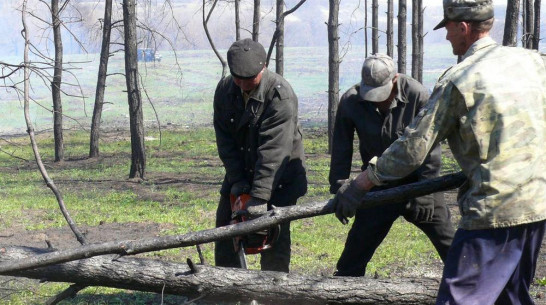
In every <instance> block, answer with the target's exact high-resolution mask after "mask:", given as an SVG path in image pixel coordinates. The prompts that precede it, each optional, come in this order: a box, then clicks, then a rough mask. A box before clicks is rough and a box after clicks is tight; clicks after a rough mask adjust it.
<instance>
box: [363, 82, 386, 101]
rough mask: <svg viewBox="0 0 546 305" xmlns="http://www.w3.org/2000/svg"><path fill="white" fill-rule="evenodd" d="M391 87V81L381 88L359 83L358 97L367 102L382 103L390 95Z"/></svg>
mask: <svg viewBox="0 0 546 305" xmlns="http://www.w3.org/2000/svg"><path fill="white" fill-rule="evenodd" d="M392 87H393V83H392V81H390V82H388V83H387V84H386V85H383V86H381V87H371V86H367V85H366V84H364V82H360V97H362V99H364V100H365V101H369V102H375V103H377V102H383V101H385V100H386V99H387V98H389V96H390V95H391V92H392Z"/></svg>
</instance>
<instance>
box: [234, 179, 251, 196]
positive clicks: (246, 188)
mask: <svg viewBox="0 0 546 305" xmlns="http://www.w3.org/2000/svg"><path fill="white" fill-rule="evenodd" d="M249 192H250V184H249V183H248V181H246V180H241V181H237V182H235V183H233V185H232V186H231V191H230V193H231V194H232V195H234V196H235V197H238V196H241V194H248V193H249Z"/></svg>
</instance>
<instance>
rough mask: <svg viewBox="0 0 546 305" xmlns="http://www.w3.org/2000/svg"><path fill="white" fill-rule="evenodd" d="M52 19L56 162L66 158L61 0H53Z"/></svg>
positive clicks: (52, 85) (52, 91)
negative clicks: (62, 92) (62, 84)
mask: <svg viewBox="0 0 546 305" xmlns="http://www.w3.org/2000/svg"><path fill="white" fill-rule="evenodd" d="M51 21H52V24H53V44H54V46H55V65H54V68H53V81H52V82H51V95H52V100H53V137H54V141H55V162H58V161H62V160H63V159H64V140H63V105H62V102H61V82H62V74H63V41H62V39H61V19H60V11H59V0H51Z"/></svg>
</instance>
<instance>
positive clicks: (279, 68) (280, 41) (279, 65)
mask: <svg viewBox="0 0 546 305" xmlns="http://www.w3.org/2000/svg"><path fill="white" fill-rule="evenodd" d="M283 13H284V0H277V29H276V30H275V35H276V36H277V37H276V38H277V44H276V49H275V72H276V73H277V74H279V75H281V76H282V75H283V74H284V16H283Z"/></svg>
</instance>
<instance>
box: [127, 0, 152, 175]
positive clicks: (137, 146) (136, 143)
mask: <svg viewBox="0 0 546 305" xmlns="http://www.w3.org/2000/svg"><path fill="white" fill-rule="evenodd" d="M136 19H137V16H136V3H135V0H123V31H124V37H125V44H124V45H125V82H126V83H127V98H128V101H129V125H130V132H131V169H130V171H129V178H136V177H137V175H138V177H139V178H141V179H144V175H145V171H146V149H145V146H144V118H143V114H142V97H141V94H140V86H139V77H138V62H137V31H136Z"/></svg>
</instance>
